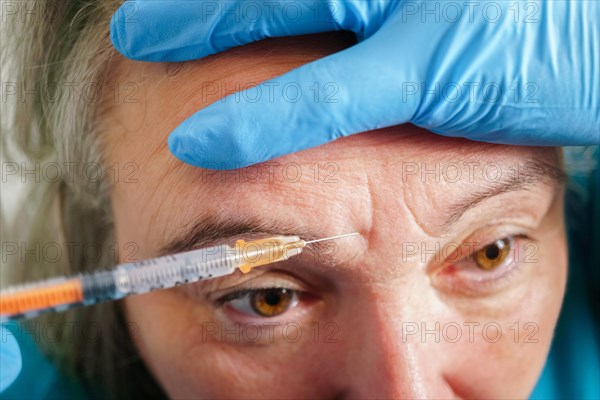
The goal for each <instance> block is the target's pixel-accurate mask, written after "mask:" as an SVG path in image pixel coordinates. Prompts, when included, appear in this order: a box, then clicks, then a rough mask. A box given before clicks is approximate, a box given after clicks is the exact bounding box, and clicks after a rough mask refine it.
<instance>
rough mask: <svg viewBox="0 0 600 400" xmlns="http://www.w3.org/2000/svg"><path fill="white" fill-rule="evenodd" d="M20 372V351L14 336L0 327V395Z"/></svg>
mask: <svg viewBox="0 0 600 400" xmlns="http://www.w3.org/2000/svg"><path fill="white" fill-rule="evenodd" d="M19 372H21V350H20V349H19V344H18V343H17V339H15V337H14V335H13V334H12V333H11V332H10V331H9V330H8V329H6V328H5V327H3V326H0V393H2V392H3V391H4V390H5V389H6V388H7V387H8V386H10V384H11V383H13V382H14V381H15V379H17V376H18V375H19Z"/></svg>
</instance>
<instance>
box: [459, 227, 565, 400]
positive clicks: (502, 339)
mask: <svg viewBox="0 0 600 400" xmlns="http://www.w3.org/2000/svg"><path fill="white" fill-rule="evenodd" d="M534 250H535V251H534ZM528 257H529V259H530V260H531V262H530V264H529V265H527V264H526V265H525V267H526V268H529V269H530V271H529V272H528V275H527V277H528V279H527V281H526V282H525V283H524V285H523V291H520V292H519V296H516V297H514V298H511V297H506V298H499V301H501V302H502V304H501V305H502V308H503V309H504V311H503V312H502V313H501V314H496V316H495V317H493V318H489V317H486V318H485V319H476V318H475V319H471V318H470V319H469V320H470V321H478V322H479V324H480V325H478V326H477V328H476V330H475V331H474V332H475V333H474V338H475V339H474V341H473V343H469V344H468V345H463V346H459V347H457V348H456V349H455V351H454V350H451V351H452V352H453V353H454V355H453V356H452V358H453V359H454V361H455V362H456V361H457V362H458V363H459V364H454V368H453V370H452V371H460V373H458V372H452V371H451V372H449V374H448V377H449V379H450V381H451V382H452V383H453V385H454V386H455V387H456V388H457V389H458V392H459V393H460V392H461V391H462V392H464V393H473V391H472V390H473V389H474V388H475V387H476V386H479V385H480V383H481V382H486V384H485V389H483V390H484V391H485V393H483V392H481V391H479V392H478V395H479V396H483V397H487V396H485V394H486V393H487V395H488V396H489V397H506V398H523V397H526V396H528V395H529V394H530V393H531V391H532V390H533V387H534V386H535V383H536V382H537V379H538V376H539V374H540V372H541V370H542V368H543V366H544V363H545V361H546V357H547V354H548V351H549V348H550V345H551V341H552V336H553V332H554V328H555V326H556V322H557V319H558V315H559V312H560V307H561V304H562V299H563V296H564V291H565V283H566V271H567V250H566V241H565V237H564V234H563V233H562V231H561V232H560V233H557V234H556V235H555V236H554V237H552V238H546V239H545V240H544V243H543V244H542V245H540V246H539V247H535V249H534V247H532V248H531V252H530V253H529V254H528ZM523 292H524V293H525V294H524V295H523V294H522V293H523ZM467 321H468V320H467V319H464V320H463V322H467ZM463 333H466V331H464V330H463ZM498 335H500V336H499V337H498ZM506 382H510V385H507V384H506ZM479 390H482V389H481V388H480V389H479Z"/></svg>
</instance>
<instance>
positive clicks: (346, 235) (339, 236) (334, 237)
mask: <svg viewBox="0 0 600 400" xmlns="http://www.w3.org/2000/svg"><path fill="white" fill-rule="evenodd" d="M355 235H360V234H359V233H358V232H354V233H346V234H345V235H338V236H331V237H327V238H323V239H316V240H309V241H306V242H305V243H306V244H311V243H317V242H324V241H325V240H334V239H341V238H343V237H348V236H355Z"/></svg>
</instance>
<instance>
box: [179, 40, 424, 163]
mask: <svg viewBox="0 0 600 400" xmlns="http://www.w3.org/2000/svg"><path fill="white" fill-rule="evenodd" d="M375 40H386V38H385V37H382V38H381V39H379V38H378V35H375V36H373V37H371V38H369V39H367V40H366V41H364V42H361V43H360V44H358V45H355V46H353V47H351V48H349V49H346V50H344V51H342V52H340V53H336V54H333V55H331V56H328V57H325V58H323V59H320V60H317V61H315V62H312V63H310V64H307V65H304V66H302V67H300V68H298V69H295V70H293V71H291V72H289V73H287V74H285V75H282V76H280V77H278V78H277V79H275V80H272V81H268V82H264V83H263V84H261V85H258V86H257V87H255V88H250V89H248V90H246V91H243V92H240V93H237V94H232V95H230V96H227V97H225V98H223V99H222V100H221V101H217V102H215V103H213V104H211V105H209V106H208V107H206V108H204V109H202V110H200V111H198V112H197V113H195V114H193V115H192V116H191V117H190V118H188V119H187V120H185V121H184V122H183V123H182V124H181V125H180V126H178V127H177V128H176V129H175V130H174V131H173V132H172V133H171V135H170V137H169V148H170V150H171V152H172V153H173V154H174V155H175V156H176V157H177V158H179V159H180V160H182V161H184V162H186V163H188V164H192V165H195V166H198V167H203V168H210V169H233V168H241V167H245V166H248V165H251V164H255V163H258V162H262V161H265V160H269V159H272V158H275V157H278V156H281V155H284V154H288V153H292V152H296V151H299V150H303V149H307V148H310V147H314V146H318V145H320V144H323V143H327V142H329V141H331V140H334V139H336V138H338V137H340V136H346V135H349V134H353V133H357V132H363V131H368V130H372V129H377V128H381V127H386V126H392V125H397V124H400V123H403V122H406V121H408V120H409V119H410V118H411V116H412V115H413V113H414V112H415V109H416V107H417V102H418V97H417V96H412V97H410V98H403V97H402V96H401V95H400V94H399V93H398V90H397V88H396V87H395V86H394V85H392V84H391V83H392V82H396V81H397V80H398V79H399V74H400V73H401V71H400V69H399V68H398V63H396V62H381V58H382V56H381V55H379V54H373V52H374V50H373V49H377V48H382V47H381V43H372V42H373V41H375ZM388 61H389V60H388ZM349 66H351V67H349ZM365 71H369V72H368V73H365ZM413 72H414V73H418V68H409V69H407V70H405V71H403V72H402V73H403V74H405V75H406V76H407V80H408V81H417V78H416V76H413V75H412V74H413ZM401 80H402V79H401Z"/></svg>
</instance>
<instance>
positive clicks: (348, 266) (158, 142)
mask: <svg viewBox="0 0 600 400" xmlns="http://www.w3.org/2000/svg"><path fill="white" fill-rule="evenodd" d="M342 46H344V43H342V42H340V40H339V36H337V35H323V36H317V37H312V38H303V39H281V40H276V41H271V42H267V43H261V44H258V45H253V46H247V47H244V48H241V49H236V50H233V51H229V52H227V53H224V54H222V55H219V56H217V57H213V58H210V59H208V60H205V61H200V62H193V63H186V64H184V65H182V66H175V65H171V66H168V67H167V73H166V75H165V66H164V65H158V64H152V65H150V64H143V63H136V62H130V61H124V60H121V61H120V62H119V63H120V65H119V74H118V78H115V79H118V83H119V84H121V85H123V84H125V83H126V82H130V81H131V82H136V85H137V86H138V87H139V92H138V94H137V96H136V98H137V99H138V100H139V101H138V102H137V103H120V104H118V105H115V106H113V110H112V111H111V116H110V118H109V119H107V120H106V123H107V128H108V129H109V131H110V135H109V137H108V139H107V141H106V154H107V158H108V162H109V163H110V164H111V165H114V163H115V162H116V163H118V166H119V167H118V168H120V169H121V170H123V169H124V168H131V165H133V166H135V168H136V174H135V176H134V178H135V179H136V180H137V183H133V182H131V179H129V180H125V179H119V180H118V182H117V183H116V184H114V187H113V192H112V202H113V208H114V214H115V223H116V235H117V240H118V241H119V242H120V243H125V242H135V243H136V244H137V245H138V248H139V251H138V252H137V254H136V258H138V259H141V258H147V257H153V256H156V255H158V254H161V253H163V252H164V251H166V250H170V251H181V250H185V249H189V248H191V247H194V246H197V245H202V244H206V243H208V242H212V243H214V242H228V241H229V242H230V241H231V238H236V237H239V236H243V235H244V234H246V233H248V232H252V231H255V232H262V233H275V234H278V233H285V234H294V233H298V234H300V235H304V236H307V237H325V236H332V235H338V234H345V233H351V232H359V233H360V236H354V237H350V238H344V239H340V240H338V241H336V242H332V243H330V244H329V245H327V246H325V245H322V246H314V247H313V248H312V251H307V252H305V254H303V255H302V256H299V257H296V258H291V259H289V260H288V261H286V262H282V263H276V264H272V265H270V266H267V267H261V268H257V269H255V270H253V271H252V272H251V273H249V274H247V275H243V274H241V273H239V272H238V273H236V274H234V275H232V276H229V277H224V278H219V279H215V280H214V281H205V282H201V283H195V284H190V285H187V286H181V287H179V288H175V289H172V290H167V291H160V292H154V293H151V294H147V295H142V296H134V297H131V298H128V299H127V300H126V301H125V307H126V315H127V318H128V320H130V321H131V322H132V323H134V324H136V326H137V327H138V330H137V333H136V336H135V338H136V341H137V342H136V343H137V345H138V347H139V349H140V351H141V354H142V356H143V358H144V360H145V362H146V364H147V365H148V367H149V369H150V370H151V371H152V373H153V374H154V375H155V376H156V378H157V380H158V381H159V382H160V383H161V384H162V386H163V387H164V388H165V390H166V392H167V393H168V394H169V395H170V396H172V397H179V398H181V397H186V398H198V397H224V398H245V397H246V398H247V397H250V398H338V397H339V398H421V399H422V398H450V397H477V398H524V397H526V396H528V394H529V393H530V391H531V390H532V388H533V386H534V385H535V382H536V379H537V377H538V375H539V373H540V370H541V368H542V366H543V364H544V361H545V358H546V355H547V352H548V348H549V345H550V341H551V337H552V331H553V328H554V326H555V323H556V319H557V316H558V312H559V308H560V304H561V300H562V296H563V292H564V285H565V276H566V245H565V232H564V225H563V219H562V185H561V182H560V171H559V170H558V161H557V157H556V151H555V149H550V148H546V149H542V148H533V147H510V146H501V145H489V144H483V143H475V142H469V141H466V140H462V139H450V138H444V137H441V136H437V135H433V134H430V133H428V132H426V131H424V130H421V129H418V128H415V127H413V126H408V125H404V126H399V127H394V128H389V129H385V130H381V131H377V132H369V133H364V134H359V135H355V136H353V137H348V138H343V139H340V140H337V141H335V142H332V143H330V144H327V145H325V146H321V147H318V148H314V149H310V150H306V151H303V152H300V153H297V154H293V155H289V156H285V157H281V158H279V159H277V160H273V161H272V162H271V163H264V164H261V165H259V166H256V167H250V168H247V169H244V170H237V171H229V172H214V171H210V170H207V169H199V168H194V167H190V166H188V165H185V164H183V163H181V162H179V161H178V160H176V159H175V158H173V157H172V156H171V155H170V153H169V151H168V149H167V147H166V138H167V136H168V134H169V132H170V131H171V130H172V129H173V128H175V127H176V126H177V125H178V124H179V123H181V122H182V121H183V120H184V119H185V118H186V117H188V116H189V115H191V113H193V112H194V111H196V110H198V109H200V108H202V107H205V106H206V105H208V104H209V103H211V102H214V101H216V100H217V99H219V98H220V97H222V96H223V95H224V94H227V93H226V92H229V93H230V92H232V91H235V90H236V84H238V87H237V89H239V87H244V86H247V85H248V84H249V83H253V82H254V83H256V82H260V81H263V80H267V79H270V78H272V77H274V76H277V75H280V74H282V73H284V72H285V71H287V70H289V69H291V68H294V67H296V66H298V65H301V64H303V63H306V62H308V61H310V60H312V59H314V58H318V57H321V56H323V55H325V54H327V53H331V52H333V51H336V50H339V49H340V48H341V47H342ZM179 67H182V68H180V69H179ZM176 69H178V71H177V73H176V74H175V73H173V71H174V70H176ZM319 84H321V85H322V84H324V83H319ZM215 88H217V89H218V90H215ZM305 95H309V94H305ZM256 129H260V127H259V126H257V127H256ZM215 151H219V149H215ZM127 163H134V164H127Z"/></svg>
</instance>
